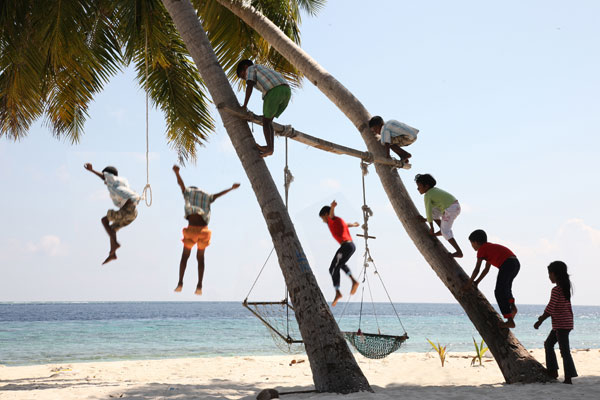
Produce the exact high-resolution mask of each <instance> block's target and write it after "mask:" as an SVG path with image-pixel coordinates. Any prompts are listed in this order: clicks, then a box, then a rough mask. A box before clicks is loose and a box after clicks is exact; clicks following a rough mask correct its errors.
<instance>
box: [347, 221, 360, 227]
mask: <svg viewBox="0 0 600 400" xmlns="http://www.w3.org/2000/svg"><path fill="white" fill-rule="evenodd" d="M357 226H360V224H359V223H358V222H353V223H351V224H348V228H356V227H357Z"/></svg>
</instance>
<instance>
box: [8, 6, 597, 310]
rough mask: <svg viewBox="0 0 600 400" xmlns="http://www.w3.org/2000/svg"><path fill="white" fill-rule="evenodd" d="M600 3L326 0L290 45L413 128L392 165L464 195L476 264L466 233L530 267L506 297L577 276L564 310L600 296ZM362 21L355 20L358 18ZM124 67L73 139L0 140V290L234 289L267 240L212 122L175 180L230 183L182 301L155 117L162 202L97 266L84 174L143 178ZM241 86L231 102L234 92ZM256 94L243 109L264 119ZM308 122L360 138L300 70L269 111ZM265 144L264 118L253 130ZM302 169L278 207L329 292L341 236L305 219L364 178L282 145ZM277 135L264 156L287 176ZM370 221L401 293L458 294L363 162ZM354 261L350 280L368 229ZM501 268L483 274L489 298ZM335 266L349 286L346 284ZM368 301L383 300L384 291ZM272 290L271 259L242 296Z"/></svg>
mask: <svg viewBox="0 0 600 400" xmlns="http://www.w3.org/2000/svg"><path fill="white" fill-rule="evenodd" d="M598 15H600V4H599V3H597V2H594V1H577V2H570V3H567V2H559V1H528V2H519V1H507V2H503V3H495V4H489V3H487V2H486V3H482V2H478V1H457V2H451V3H449V2H446V1H421V2H396V1H372V2H370V3H369V8H368V10H365V9H364V2H358V1H344V2H343V3H342V2H335V1H331V2H330V3H329V4H328V5H327V6H326V7H325V9H324V10H323V11H322V12H321V13H320V15H319V16H318V17H316V18H310V17H308V16H307V17H305V18H304V21H303V25H302V47H303V48H304V49H305V50H306V51H307V52H308V53H309V54H311V55H312V56H313V57H314V58H315V59H316V60H317V61H318V62H319V63H320V64H321V65H322V66H323V67H324V68H326V69H327V70H328V71H329V72H331V73H332V74H333V75H334V76H336V78H337V79H338V80H340V81H341V82H342V83H343V84H344V85H345V86H346V87H347V88H348V89H349V90H351V91H352V92H353V93H354V94H355V95H356V96H357V97H358V99H359V100H361V101H362V102H363V104H364V105H365V106H366V107H367V109H368V110H369V111H370V112H371V113H372V114H373V115H375V114H378V115H381V116H383V118H384V119H390V118H393V119H398V120H400V121H403V122H405V123H407V124H409V125H411V126H414V127H416V128H418V129H420V133H419V139H418V140H417V142H416V143H414V144H413V145H411V146H410V147H409V148H407V150H408V151H410V152H411V153H412V154H413V169H412V170H410V171H401V172H400V175H401V177H402V179H403V181H404V184H405V185H406V186H407V188H408V190H409V192H410V194H411V196H412V198H413V200H414V201H415V203H416V204H417V207H418V208H419V209H420V210H423V200H422V197H421V196H420V195H419V193H418V192H417V190H416V187H415V185H414V183H413V178H414V175H415V174H416V173H424V172H429V173H431V174H433V175H434V176H435V177H436V179H437V181H438V186H439V187H440V188H442V189H445V190H447V191H449V192H451V193H452V194H454V195H455V196H456V197H457V198H458V200H459V201H460V203H461V205H462V209H463V211H462V214H461V215H460V216H459V217H458V219H457V220H456V222H455V228H454V231H455V235H456V237H457V240H458V242H459V244H460V245H461V247H462V248H463V251H464V253H465V258H464V259H462V260H461V261H460V264H461V265H462V267H463V268H464V269H465V270H466V271H467V273H470V272H471V271H472V268H473V266H474V264H475V254H474V251H473V250H472V249H471V248H470V246H469V242H468V240H467V239H466V238H467V236H468V235H469V233H470V232H471V231H472V230H474V229H477V228H483V229H485V230H486V231H487V232H488V235H489V237H490V240H491V241H494V242H498V243H501V244H504V245H507V246H508V247H510V248H511V249H512V250H513V251H514V252H515V253H516V254H517V256H518V257H519V259H520V260H521V264H522V269H521V273H520V274H519V276H518V277H517V279H516V281H515V284H514V295H515V297H516V299H517V301H518V302H521V303H536V304H542V303H545V302H546V301H547V300H548V297H549V291H550V288H551V283H550V281H549V280H548V279H547V275H546V266H547V265H548V263H549V262H551V261H553V260H556V259H561V260H563V261H565V262H566V263H567V264H568V265H569V268H570V270H571V274H572V278H573V283H574V286H575V296H574V297H573V302H574V303H575V304H596V305H598V304H600V300H599V299H598V296H597V289H596V282H597V281H598V277H599V274H598V271H597V267H598V266H597V264H598V263H597V253H598V250H599V249H600V217H599V216H598V212H597V198H598V197H599V195H600V190H599V189H598V187H597V185H595V184H594V182H595V181H596V180H597V177H596V176H597V174H596V173H593V170H595V169H597V167H596V165H595V161H596V159H597V156H598V147H599V145H600V139H599V136H600V135H599V134H600V113H598V110H599V109H600V96H599V95H598V93H600V75H599V74H598V71H599V70H600V53H599V52H598V51H597V44H598V43H597V38H598V37H600V24H598V19H597V16H598ZM365 17H366V18H365ZM133 77H134V74H133V73H132V71H125V72H124V73H123V74H120V75H118V76H116V77H115V78H114V79H112V80H111V82H110V83H109V84H108V85H107V86H106V89H105V90H104V92H103V93H101V94H100V95H99V96H98V97H97V98H96V99H95V102H94V103H93V104H92V106H91V109H90V118H89V120H88V121H87V123H86V125H85V131H86V133H85V136H84V137H83V139H82V141H81V143H79V144H78V145H71V144H69V143H68V142H65V141H62V140H56V139H55V138H53V137H52V135H51V133H50V131H49V130H48V129H47V127H45V126H43V125H42V124H41V123H39V124H36V125H35V126H34V127H33V128H32V129H31V131H30V133H29V136H28V137H27V138H25V139H23V140H21V141H19V142H16V143H15V142H11V141H8V140H7V139H6V138H2V139H0V170H1V171H2V173H1V174H0V185H1V186H2V187H3V188H4V193H5V195H4V196H3V200H2V207H0V220H1V221H2V227H3V229H2V231H1V233H0V274H1V276H2V279H0V301H50V300H58V301H63V300H64V301H96V300H97V301H104V300H148V301H151V300H202V301H205V300H242V299H243V298H244V297H245V296H246V293H247V292H248V290H249V289H250V285H251V283H252V281H253V280H254V278H255V277H256V274H257V273H258V271H259V269H260V267H261V266H262V264H263V262H264V260H265V258H266V256H267V255H268V253H269V251H270V249H271V246H272V245H271V241H270V237H269V235H268V233H267V229H266V226H265V223H264V220H263V219H262V215H261V213H260V210H259V208H258V205H257V202H256V200H255V198H254V195H253V192H252V190H251V188H250V185H249V184H248V181H247V179H246V176H245V174H244V171H243V169H242V168H241V165H240V163H239V160H238V159H237V157H236V155H235V152H234V151H233V148H232V147H231V144H230V141H229V139H228V137H227V135H226V133H225V131H224V129H223V128H222V123H221V121H220V119H219V117H218V114H215V118H216V119H217V124H216V125H217V127H218V128H217V131H216V132H215V133H214V134H213V135H212V136H211V137H210V139H209V141H208V142H207V143H206V146H205V147H204V148H202V149H201V150H200V151H199V157H198V160H197V162H196V164H195V165H188V166H186V167H185V168H182V176H183V179H184V181H185V183H186V184H188V185H196V186H199V187H201V188H203V189H205V190H206V191H209V192H217V191H220V190H222V189H225V188H227V187H229V186H230V185H231V184H232V183H233V182H240V183H241V184H242V186H241V187H240V189H238V190H237V191H234V192H231V193H230V194H228V195H226V196H224V197H222V198H220V199H219V200H217V201H216V202H215V203H214V205H213V214H212V220H211V229H212V231H213V242H212V244H211V246H210V247H209V248H208V250H207V252H206V262H207V269H206V274H205V282H204V295H203V296H202V297H201V298H198V297H197V296H194V295H193V289H194V286H195V281H196V276H197V275H196V266H195V264H194V263H193V258H192V259H190V262H189V264H188V271H187V275H186V279H185V282H184V289H183V293H181V294H175V293H173V289H174V287H175V285H176V283H177V268H178V263H179V257H180V254H181V242H180V239H181V229H182V228H183V227H184V225H185V222H186V221H185V220H184V219H183V201H182V198H181V193H180V192H179V189H178V186H177V184H176V181H175V177H174V174H173V172H172V171H171V166H172V165H173V163H174V162H175V161H176V154H175V152H173V151H172V150H171V149H170V148H169V146H168V145H167V143H166V140H165V135H164V131H165V126H164V122H163V121H164V117H163V115H162V114H161V112H160V111H158V110H155V109H154V110H152V111H151V115H150V137H151V139H150V150H151V160H150V182H151V184H152V189H153V193H154V203H153V205H152V207H150V208H147V207H146V206H145V205H142V204H140V207H139V217H138V219H137V220H136V221H135V222H134V223H133V224H132V225H131V226H129V227H127V228H124V229H123V230H122V231H121V232H120V233H119V240H120V242H121V244H122V248H121V249H120V250H119V252H118V256H119V259H118V260H117V261H116V262H113V263H111V264H108V265H106V266H100V264H101V262H102V260H104V258H105V257H106V255H107V252H108V239H107V236H106V234H105V232H104V231H103V229H102V226H101V225H100V218H101V217H102V216H103V215H105V213H106V210H107V209H108V208H112V202H111V201H110V199H109V197H108V193H107V190H106V188H105V186H104V185H103V184H102V182H101V181H100V180H99V179H98V178H96V177H94V176H93V175H92V174H90V173H88V172H87V171H85V170H84V169H83V163H84V162H91V163H92V164H93V165H94V167H96V168H98V169H101V168H103V167H104V166H106V165H115V166H117V167H118V168H119V171H120V174H121V175H122V176H125V177H126V178H128V180H129V181H130V183H131V185H132V187H133V188H134V189H135V190H137V191H141V189H142V188H143V186H144V184H145V181H146V177H145V158H144V151H145V131H144V115H145V114H144V113H145V111H144V93H143V90H141V89H140V88H138V87H136V86H135V85H134V79H133ZM242 96H243V94H242V93H239V94H238V98H239V99H240V100H242V99H243V97H242ZM261 107H262V104H261V100H260V96H259V95H258V93H255V94H254V96H253V98H252V99H251V101H250V108H251V109H253V110H255V111H256V112H260V110H261ZM279 122H280V123H284V124H292V125H293V126H294V127H295V128H297V129H299V130H301V131H304V132H307V133H309V134H312V135H315V136H318V137H322V138H325V139H327V140H332V141H335V142H337V143H341V144H344V145H347V146H351V147H355V148H359V149H364V147H365V146H364V143H363V142H362V139H361V138H360V135H359V133H358V132H357V131H356V129H355V128H354V127H353V125H352V124H351V123H350V122H349V121H348V120H347V119H346V118H345V117H344V116H343V114H342V113H341V112H339V111H338V110H337V109H336V107H335V106H334V105H333V104H331V103H330V102H329V100H327V99H326V98H325V96H324V95H322V94H321V93H320V92H319V91H318V90H317V89H316V88H314V87H313V86H312V85H311V84H310V82H308V81H305V83H304V86H303V87H302V88H301V89H299V90H296V91H295V92H294V93H293V97H292V102H291V104H290V106H289V108H288V109H287V110H286V111H285V113H284V114H283V115H282V116H281V118H280V119H279ZM254 134H255V137H256V139H257V140H258V141H259V143H262V141H263V140H264V139H263V138H262V131H261V128H260V127H258V126H255V127H254ZM289 149H290V154H289V157H290V168H291V170H292V173H293V174H294V176H295V181H294V183H293V184H292V188H291V193H290V196H291V197H290V215H291V216H292V218H293V220H294V221H295V226H296V229H297V232H298V234H299V236H300V239H301V242H302V244H303V246H304V249H305V252H306V254H307V257H308V259H309V262H310V265H311V268H312V269H313V271H314V273H315V275H316V276H317V279H318V281H319V284H320V285H321V288H322V290H323V291H324V293H325V296H326V297H327V298H332V296H333V289H332V287H331V282H330V278H329V276H328V274H327V268H328V266H329V263H330V260H331V258H332V256H333V254H334V252H335V250H336V248H337V243H336V242H335V241H334V240H333V239H332V238H331V236H330V234H329V232H328V230H327V227H326V225H324V224H323V223H322V222H321V221H320V220H319V218H318V217H317V213H318V210H319V209H320V207H321V206H323V205H325V204H328V203H329V202H331V200H333V199H336V200H337V201H338V203H339V207H338V215H340V216H341V217H342V218H344V219H346V221H348V222H352V221H355V220H358V219H359V218H360V217H361V211H360V206H361V200H362V198H361V186H360V184H361V181H360V179H361V175H360V168H359V163H358V162H357V161H356V160H355V159H350V158H347V157H344V156H337V155H332V154H329V153H323V152H320V151H318V150H314V149H312V148H309V147H307V146H304V145H301V144H298V143H295V142H290V144H289ZM283 150H284V140H283V139H281V138H279V139H276V153H275V155H274V156H273V157H269V158H268V159H267V161H266V162H267V164H268V166H269V169H270V170H271V173H272V174H273V176H274V178H275V180H276V182H282V181H283V176H282V169H283V166H284V158H283V155H284V151H283ZM367 190H368V194H367V201H368V203H369V205H370V206H371V208H372V209H373V211H374V212H375V215H374V216H373V218H372V219H371V220H370V227H371V232H372V233H373V234H374V235H375V236H377V239H376V240H375V241H373V243H372V244H371V245H370V247H371V251H372V255H373V256H374V258H375V261H376V263H377V265H378V268H379V271H380V273H381V275H382V276H383V278H384V280H385V282H386V286H387V287H388V290H389V291H390V292H391V295H392V298H393V300H394V301H400V302H453V298H452V297H451V295H450V294H449V292H448V290H447V289H446V288H445V286H444V285H443V284H442V283H441V282H440V281H439V279H438V278H437V276H436V275H435V273H434V272H433V271H432V270H431V268H430V267H429V266H428V265H427V264H426V263H425V262H424V261H423V259H422V257H421V256H420V254H419V253H418V252H417V250H416V248H415V247H414V245H413V244H412V242H411V241H410V239H409V238H408V236H407V235H406V233H405V232H404V230H403V228H402V226H401V224H400V222H399V221H398V219H397V218H396V217H395V214H394V212H393V210H392V209H391V206H390V205H389V202H388V199H387V197H386V195H385V194H384V192H383V190H382V188H381V185H380V182H379V180H378V178H377V176H376V174H375V173H372V174H369V175H368V176H367ZM356 243H357V252H356V254H355V255H354V256H353V258H352V259H351V263H350V266H351V268H352V270H353V271H355V272H356V273H358V271H359V268H360V265H361V261H360V259H361V258H362V251H363V246H362V242H360V241H358V240H357V241H356ZM495 275H496V271H495V270H493V271H491V275H490V276H489V277H487V278H486V279H485V280H484V281H483V283H482V284H481V286H480V287H481V289H482V290H483V292H484V294H485V295H486V296H488V298H490V300H492V302H493V286H494V281H495ZM348 289H349V288H348V282H347V279H345V278H343V279H342V290H343V291H346V290H348ZM373 290H374V294H375V297H376V299H378V300H384V295H383V291H382V290H381V288H380V287H378V286H375V287H374V288H373ZM283 291H284V287H283V280H282V278H281V274H280V272H279V270H278V266H277V265H276V263H274V262H272V263H270V264H269V265H268V266H267V268H266V271H265V273H263V276H262V277H261V279H260V281H259V284H258V285H257V288H256V289H255V291H254V292H253V297H254V298H256V299H258V298H260V299H263V300H266V299H279V298H281V296H282V294H283Z"/></svg>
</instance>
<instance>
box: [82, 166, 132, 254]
mask: <svg viewBox="0 0 600 400" xmlns="http://www.w3.org/2000/svg"><path fill="white" fill-rule="evenodd" d="M83 167H84V168H85V169H87V170H88V171H90V172H92V173H93V174H94V175H96V176H98V177H99V178H100V179H102V180H103V181H104V183H105V184H106V187H107V188H108V193H109V194H110V198H111V199H112V201H113V203H114V204H115V206H117V207H119V209H118V210H108V212H107V213H106V216H105V217H102V220H101V221H102V226H104V229H105V230H106V233H108V237H109V238H110V252H109V253H108V257H106V260H104V262H103V263H102V265H104V264H106V263H108V262H110V261H112V260H116V259H117V249H118V248H119V247H121V245H120V244H119V242H117V231H118V230H119V229H121V228H123V227H124V226H127V225H129V224H131V223H132V222H133V221H134V220H135V218H136V217H137V209H136V208H135V207H136V206H137V204H138V203H139V202H140V196H139V195H138V194H137V193H136V192H134V191H133V190H131V189H130V188H129V183H128V182H127V179H125V178H123V177H120V176H119V172H118V171H117V169H116V168H115V167H110V166H109V167H106V168H104V169H103V170H102V173H100V172H98V171H94V169H93V167H92V164H90V163H86V164H84V165H83ZM111 223H112V224H111Z"/></svg>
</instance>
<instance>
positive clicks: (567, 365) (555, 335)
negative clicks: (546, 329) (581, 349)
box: [544, 329, 577, 378]
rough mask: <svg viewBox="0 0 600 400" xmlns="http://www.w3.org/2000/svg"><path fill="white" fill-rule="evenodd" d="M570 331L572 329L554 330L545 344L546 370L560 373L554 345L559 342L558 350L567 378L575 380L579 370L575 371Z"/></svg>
mask: <svg viewBox="0 0 600 400" xmlns="http://www.w3.org/2000/svg"><path fill="white" fill-rule="evenodd" d="M570 331H571V330H570V329H552V330H551V331H550V334H549V335H548V337H547V338H546V341H545V342H544V349H545V350H546V368H548V371H551V372H555V371H558V362H557V361H556V353H555V352H554V345H555V344H556V342H558V348H559V349H560V356H561V357H562V360H563V368H564V370H565V378H575V377H576V376H577V370H576V369H575V363H573V357H571V349H570V347H569V332H570Z"/></svg>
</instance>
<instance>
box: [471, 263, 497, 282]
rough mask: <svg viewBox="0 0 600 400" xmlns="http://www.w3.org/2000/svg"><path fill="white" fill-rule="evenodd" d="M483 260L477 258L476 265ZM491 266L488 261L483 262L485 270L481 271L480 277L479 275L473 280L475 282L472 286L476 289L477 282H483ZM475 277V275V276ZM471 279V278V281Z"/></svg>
mask: <svg viewBox="0 0 600 400" xmlns="http://www.w3.org/2000/svg"><path fill="white" fill-rule="evenodd" d="M482 260H483V259H482V258H478V259H477V264H478V265H480V264H481V261H482ZM491 265H492V264H490V262H489V261H486V262H485V268H484V269H483V271H481V275H479V278H477V279H475V281H474V282H473V284H474V285H475V286H476V287H477V285H479V282H481V281H482V280H483V278H485V276H486V275H487V273H488V272H490V267H491ZM475 276H477V275H475ZM472 278H473V277H471V279H472Z"/></svg>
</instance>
